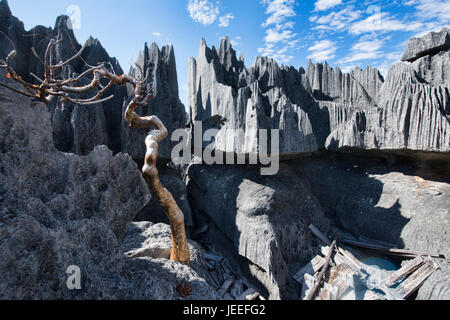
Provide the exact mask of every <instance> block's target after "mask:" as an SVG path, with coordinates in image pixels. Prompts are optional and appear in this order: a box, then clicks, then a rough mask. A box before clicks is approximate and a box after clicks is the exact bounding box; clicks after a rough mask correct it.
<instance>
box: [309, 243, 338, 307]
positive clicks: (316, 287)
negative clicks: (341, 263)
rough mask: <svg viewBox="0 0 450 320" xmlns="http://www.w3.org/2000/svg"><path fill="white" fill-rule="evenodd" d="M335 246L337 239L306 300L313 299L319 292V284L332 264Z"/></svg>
mask: <svg viewBox="0 0 450 320" xmlns="http://www.w3.org/2000/svg"><path fill="white" fill-rule="evenodd" d="M335 246H336V240H334V241H333V243H332V244H331V246H330V251H329V252H328V255H327V258H326V259H325V264H324V266H323V267H322V271H320V274H319V277H318V278H317V282H316V284H315V285H314V287H313V288H312V289H311V291H310V292H309V294H308V295H307V296H306V300H312V299H313V298H314V295H315V294H316V292H317V289H319V286H320V284H321V283H322V280H323V277H324V276H325V272H326V271H327V269H328V265H329V264H330V260H331V255H332V254H333V250H334V247H335Z"/></svg>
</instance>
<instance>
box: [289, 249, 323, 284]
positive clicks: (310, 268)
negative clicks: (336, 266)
mask: <svg viewBox="0 0 450 320" xmlns="http://www.w3.org/2000/svg"><path fill="white" fill-rule="evenodd" d="M324 264H325V258H322V257H321V256H316V257H315V258H314V259H312V260H311V262H310V263H308V264H307V265H306V266H304V267H303V268H302V269H300V270H299V271H298V272H297V273H296V274H295V275H293V276H292V277H293V278H294V279H295V281H297V282H298V283H299V284H303V280H304V277H303V276H304V275H305V273H308V274H310V275H311V274H315V273H316V272H319V270H320V269H322V267H323V265H324Z"/></svg>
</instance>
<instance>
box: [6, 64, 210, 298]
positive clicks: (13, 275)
mask: <svg viewBox="0 0 450 320" xmlns="http://www.w3.org/2000/svg"><path fill="white" fill-rule="evenodd" d="M2 72H3V71H2ZM4 78H5V75H4V74H3V73H2V74H1V75H0V79H4ZM0 81H3V80H0ZM150 199H151V195H150V192H149V189H148V187H147V184H146V182H145V180H144V178H143V175H142V173H141V172H140V170H139V169H138V166H137V165H136V163H135V162H134V161H133V159H132V158H131V157H130V156H129V155H126V154H122V153H119V154H117V155H116V156H113V154H112V151H110V150H109V149H108V148H107V147H106V146H98V147H96V148H95V149H94V151H92V152H91V153H90V154H89V155H88V156H78V155H75V154H69V153H63V152H60V151H57V150H56V148H55V147H54V144H53V136H52V128H51V120H50V114H49V112H48V110H47V108H46V106H44V105H42V104H40V103H37V102H31V101H30V99H28V98H26V97H23V96H21V95H18V94H14V93H11V92H9V91H6V89H2V88H0V208H1V209H0V298H1V299H80V300H81V299H94V300H97V299H100V300H102V299H179V298H180V297H179V295H178V293H177V292H176V286H177V285H179V284H180V283H181V282H183V281H184V282H186V284H188V285H190V286H191V287H192V288H194V290H195V293H194V294H193V295H192V297H191V298H194V299H214V298H216V296H215V291H214V289H213V288H212V287H210V286H209V285H208V283H207V280H205V278H204V276H205V277H206V276H207V274H206V271H205V269H203V267H202V266H203V264H204V261H203V260H202V259H203V258H202V256H201V253H200V251H199V249H198V247H197V246H196V245H195V244H191V248H192V253H191V254H192V262H193V267H194V268H195V269H196V270H194V269H193V268H191V267H187V266H184V265H181V264H179V263H177V262H173V261H168V260H167V259H154V258H149V257H130V256H128V257H127V256H126V255H125V254H124V251H123V248H122V244H123V243H125V244H129V243H130V240H129V237H134V240H133V241H131V243H133V244H134V245H135V246H148V247H156V246H157V245H158V243H168V242H170V228H169V226H157V227H156V228H157V230H156V231H155V232H151V233H148V234H146V233H145V232H144V230H143V229H141V230H142V232H140V231H138V232H137V233H136V232H134V231H133V230H131V231H130V230H129V229H128V227H129V225H130V224H131V222H132V220H133V219H134V217H135V215H136V214H137V212H139V211H140V210H141V209H142V208H143V207H144V206H145V205H146V204H147V203H148V202H149V201H150ZM158 230H159V231H158ZM129 231H130V233H131V235H129V237H128V238H126V234H127V232H129ZM141 233H142V234H141ZM146 237H149V238H148V239H147V238H146ZM124 239H128V240H124ZM139 241H141V242H140V243H141V244H139ZM135 248H136V247H135ZM202 261H203V262H202ZM202 263H203V264H202ZM70 266H78V267H79V268H80V272H81V274H80V275H81V278H80V280H81V281H80V285H81V289H79V290H78V289H76V290H70V289H69V288H68V286H67V280H68V278H69V276H70V274H68V273H67V272H68V268H69V267H70Z"/></svg>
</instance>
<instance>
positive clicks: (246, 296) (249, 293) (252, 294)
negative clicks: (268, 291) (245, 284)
mask: <svg viewBox="0 0 450 320" xmlns="http://www.w3.org/2000/svg"><path fill="white" fill-rule="evenodd" d="M258 297H259V292H257V291H256V290H255V289H253V288H248V289H247V290H245V292H244V293H243V294H241V296H240V297H239V298H237V299H236V300H248V301H253V300H256V299H257V298H258Z"/></svg>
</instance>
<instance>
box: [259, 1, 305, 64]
mask: <svg viewBox="0 0 450 320" xmlns="http://www.w3.org/2000/svg"><path fill="white" fill-rule="evenodd" d="M261 3H262V4H264V5H266V6H267V8H266V15H268V17H267V19H266V20H265V21H264V22H263V23H262V24H261V26H262V27H263V28H267V29H266V35H265V37H264V47H262V48H259V49H258V52H259V53H260V54H261V55H263V56H268V57H271V58H273V59H275V60H277V61H279V62H281V63H287V62H289V61H290V60H292V59H293V58H294V57H293V56H292V55H290V54H289V53H288V51H289V49H292V48H293V47H294V46H295V45H296V44H297V42H298V39H295V37H296V36H297V33H294V32H293V31H292V29H294V26H295V23H294V22H293V21H289V19H290V18H292V17H295V16H296V13H295V10H294V6H295V1H294V0H262V1H261Z"/></svg>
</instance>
